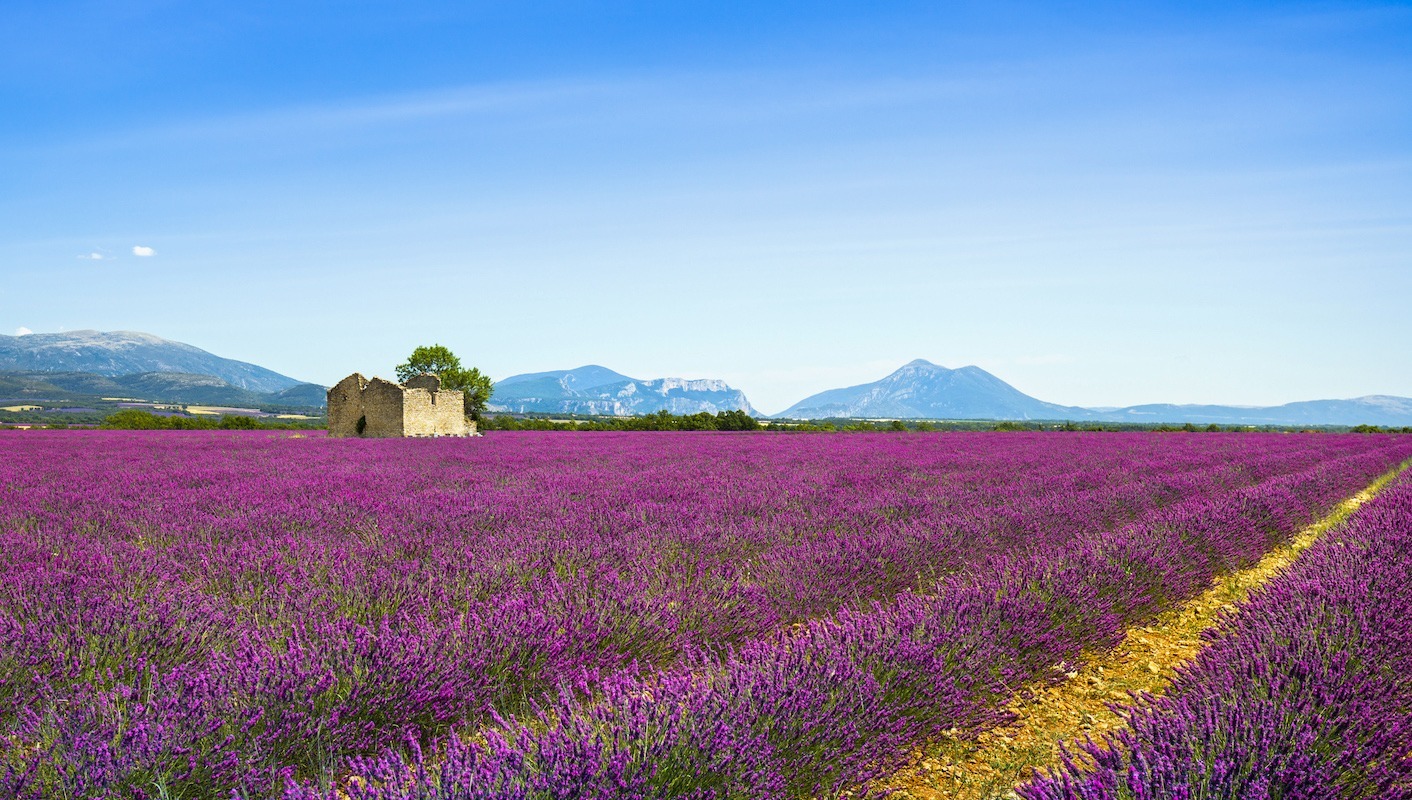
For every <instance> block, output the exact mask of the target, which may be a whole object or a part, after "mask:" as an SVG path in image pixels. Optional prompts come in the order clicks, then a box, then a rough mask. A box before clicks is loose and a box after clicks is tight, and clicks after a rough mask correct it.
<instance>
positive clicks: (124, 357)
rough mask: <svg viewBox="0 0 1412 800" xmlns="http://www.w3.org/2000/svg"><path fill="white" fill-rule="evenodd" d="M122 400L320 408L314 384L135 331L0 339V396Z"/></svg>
mask: <svg viewBox="0 0 1412 800" xmlns="http://www.w3.org/2000/svg"><path fill="white" fill-rule="evenodd" d="M111 397H122V398H133V399H140V400H149V401H155V402H163V403H186V404H194V405H214V406H236V407H257V408H258V407H265V406H278V407H300V408H317V407H319V406H322V405H324V403H325V399H326V395H325V389H324V387H322V386H319V385H317V384H313V383H305V382H302V381H298V380H295V379H294V378H291V377H289V376H287V375H281V374H279V373H278V372H275V371H273V370H269V369H266V368H264V367H261V366H257V365H255V364H249V363H246V362H244V361H235V360H232V359H229V358H222V357H221V356H217V355H214V354H212V353H208V352H206V351H205V350H202V349H200V348H199V347H193V346H191V345H189V344H183V343H181V342H174V341H171V340H169V339H163V338H161V337H160V336H153V335H152V334H150V333H139V332H137V331H112V332H106V333H105V332H100V331H91V330H83V331H68V332H64V333H29V334H25V335H23V336H3V335H0V399H6V400H12V401H18V402H23V403H29V402H43V401H48V402H52V403H59V404H66V405H67V404H79V405H87V404H92V402H93V401H94V400H95V399H99V400H101V399H102V398H111Z"/></svg>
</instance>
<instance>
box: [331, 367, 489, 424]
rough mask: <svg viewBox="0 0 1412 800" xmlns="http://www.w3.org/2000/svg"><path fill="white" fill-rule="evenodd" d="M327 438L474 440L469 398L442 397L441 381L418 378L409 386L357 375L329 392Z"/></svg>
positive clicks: (431, 377)
mask: <svg viewBox="0 0 1412 800" xmlns="http://www.w3.org/2000/svg"><path fill="white" fill-rule="evenodd" d="M328 434H329V436H361V437H365V438H374V439H386V438H395V437H401V436H475V435H476V423H475V422H474V421H472V420H468V419H466V396H465V395H464V394H463V393H462V392H461V391H460V390H447V391H444V392H443V391H441V378H439V377H437V376H436V375H418V376H416V377H414V378H410V379H408V381H407V382H406V383H405V384H398V383H393V382H392V381H387V380H383V379H382V378H373V379H372V380H368V379H366V378H364V377H363V376H362V375H359V374H358V373H356V372H355V373H353V374H352V375H349V376H348V377H346V378H344V379H343V380H341V381H339V382H338V383H336V384H334V386H333V388H332V389H329V390H328Z"/></svg>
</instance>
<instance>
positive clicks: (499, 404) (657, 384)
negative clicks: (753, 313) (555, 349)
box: [490, 365, 759, 416]
mask: <svg viewBox="0 0 1412 800" xmlns="http://www.w3.org/2000/svg"><path fill="white" fill-rule="evenodd" d="M490 410H492V411H501V412H509V413H539V414H592V415H610V416H634V415H638V414H651V413H653V412H655V411H668V412H671V413H673V414H696V413H700V412H706V413H708V414H715V413H719V412H721V411H744V412H745V413H747V414H750V415H751V416H758V415H759V412H758V411H756V410H755V409H754V408H753V407H752V406H751V405H750V401H749V400H748V399H746V397H745V393H744V392H742V391H740V390H739V389H733V388H731V387H730V385H728V384H727V383H726V382H725V381H721V380H714V379H701V380H688V379H685V378H656V379H653V380H638V379H636V378H629V377H627V376H626V375H622V374H620V373H617V372H614V371H612V370H610V369H607V368H606V367H599V366H594V365H589V366H585V367H579V368H578V369H572V370H561V371H555V372H537V373H531V374H526V375H513V376H511V377H509V378H506V379H504V380H502V381H499V382H497V383H496V384H495V393H494V395H492V396H491V398H490Z"/></svg>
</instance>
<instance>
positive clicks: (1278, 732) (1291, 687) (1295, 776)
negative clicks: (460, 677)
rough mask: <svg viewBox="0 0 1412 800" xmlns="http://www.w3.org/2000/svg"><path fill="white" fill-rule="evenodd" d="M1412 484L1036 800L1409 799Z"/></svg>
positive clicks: (1250, 606)
mask: <svg viewBox="0 0 1412 800" xmlns="http://www.w3.org/2000/svg"><path fill="white" fill-rule="evenodd" d="M1409 586H1412V478H1409V477H1408V476H1406V475H1404V477H1402V478H1401V479H1400V480H1399V481H1397V482H1396V483H1394V484H1393V485H1392V486H1390V487H1389V488H1388V489H1387V490H1386V491H1385V492H1383V493H1382V494H1381V495H1379V496H1378V497H1376V498H1374V499H1373V500H1372V501H1371V502H1369V503H1368V504H1367V505H1364V506H1363V507H1362V508H1361V509H1359V511H1358V512H1357V513H1356V514H1355V515H1354V516H1353V517H1352V518H1351V519H1350V520H1349V521H1348V523H1347V524H1346V525H1344V526H1342V527H1341V528H1339V529H1336V530H1335V531H1332V532H1330V533H1329V534H1327V535H1326V536H1325V537H1324V538H1323V539H1322V540H1321V541H1319V542H1317V543H1316V544H1315V545H1314V546H1313V547H1312V548H1310V550H1309V552H1307V553H1306V554H1304V556H1303V557H1302V558H1301V559H1300V561H1299V562H1298V563H1297V564H1295V565H1294V566H1293V567H1292V568H1291V569H1290V570H1289V571H1288V572H1286V573H1285V574H1283V575H1281V576H1279V577H1278V578H1276V579H1275V580H1274V581H1272V582H1271V583H1270V585H1269V586H1267V587H1266V588H1265V590H1264V591H1263V592H1261V593H1260V594H1259V595H1257V596H1256V597H1254V598H1253V599H1252V600H1251V601H1250V602H1249V603H1247V604H1245V605H1244V606H1243V607H1241V608H1240V610H1239V613H1238V614H1237V615H1233V616H1229V617H1227V618H1225V619H1223V620H1222V622H1221V625H1220V626H1219V630H1218V631H1216V632H1215V633H1214V634H1213V635H1212V637H1211V638H1212V640H1213V641H1212V645H1211V646H1210V647H1209V648H1207V649H1206V650H1204V651H1203V652H1202V653H1201V655H1200V656H1199V657H1198V658H1197V659H1196V660H1195V661H1194V662H1193V663H1192V664H1191V665H1190V666H1188V667H1186V668H1185V669H1183V670H1181V671H1180V672H1179V674H1178V676H1177V679H1176V682H1175V684H1174V685H1173V687H1172V689H1171V691H1170V692H1168V693H1167V695H1166V696H1164V697H1162V698H1157V699H1152V700H1151V701H1150V702H1139V703H1137V704H1136V705H1135V707H1133V708H1130V709H1128V710H1127V712H1126V716H1127V717H1128V719H1129V721H1130V725H1131V728H1130V729H1129V730H1124V731H1121V732H1119V733H1118V734H1117V735H1114V736H1110V737H1107V738H1106V739H1105V740H1104V741H1103V742H1101V743H1092V742H1090V743H1087V744H1086V746H1084V747H1081V748H1079V752H1077V753H1074V754H1072V755H1071V756H1070V757H1069V758H1068V759H1067V760H1066V762H1065V763H1064V765H1063V766H1062V768H1061V769H1058V770H1055V771H1053V772H1052V773H1050V774H1047V775H1046V776H1044V777H1043V778H1041V779H1038V780H1035V781H1033V782H1032V783H1031V785H1029V786H1025V787H1022V788H1021V789H1020V794H1021V795H1022V796H1023V797H1025V798H1027V800H1117V799H1118V798H1159V797H1173V798H1177V797H1179V798H1192V799H1193V800H1196V799H1198V798H1220V797H1239V798H1248V800H1273V798H1286V800H1326V798H1334V797H1337V798H1349V799H1351V798H1368V799H1369V800H1372V799H1373V798H1379V799H1380V800H1383V799H1385V800H1398V798H1412V592H1409V591H1408V587H1409Z"/></svg>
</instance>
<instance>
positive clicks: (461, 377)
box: [397, 344, 495, 419]
mask: <svg viewBox="0 0 1412 800" xmlns="http://www.w3.org/2000/svg"><path fill="white" fill-rule="evenodd" d="M424 372H430V373H433V374H435V375H437V376H439V377H440V378H441V388H443V389H460V390H461V392H462V393H463V394H464V395H465V396H466V416H468V417H470V418H472V419H480V414H481V412H482V411H484V410H485V404H486V403H488V402H490V395H491V393H492V392H493V391H494V390H495V386H494V384H492V383H491V380H490V376H489V375H485V374H482V373H481V371H480V370H478V369H476V368H475V367H470V368H463V367H462V366H461V359H459V358H457V357H456V354H455V353H453V352H451V350H450V349H449V348H446V347H443V346H442V345H439V344H433V345H430V346H425V345H424V346H422V347H418V348H417V349H415V350H413V351H412V355H410V356H408V357H407V360H406V361H404V362H402V363H401V364H398V365H397V380H398V381H400V382H402V383H406V382H407V380H408V379H410V378H413V377H415V376H417V375H421V374H422V373H424Z"/></svg>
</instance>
